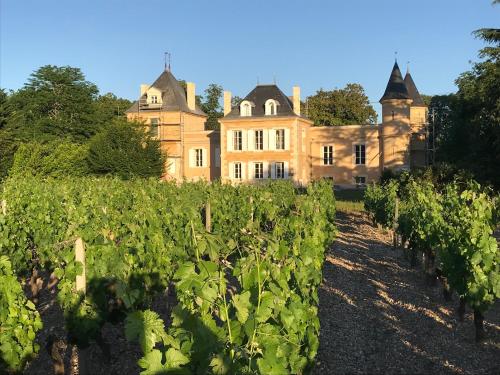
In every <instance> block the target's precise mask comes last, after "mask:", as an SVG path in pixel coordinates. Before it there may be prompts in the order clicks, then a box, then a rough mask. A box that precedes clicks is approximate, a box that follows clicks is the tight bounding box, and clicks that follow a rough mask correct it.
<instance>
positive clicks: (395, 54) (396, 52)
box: [394, 51, 398, 64]
mask: <svg viewBox="0 0 500 375" xmlns="http://www.w3.org/2000/svg"><path fill="white" fill-rule="evenodd" d="M394 62H395V63H396V64H397V62H398V51H394Z"/></svg>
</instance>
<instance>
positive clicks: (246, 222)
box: [0, 178, 335, 374]
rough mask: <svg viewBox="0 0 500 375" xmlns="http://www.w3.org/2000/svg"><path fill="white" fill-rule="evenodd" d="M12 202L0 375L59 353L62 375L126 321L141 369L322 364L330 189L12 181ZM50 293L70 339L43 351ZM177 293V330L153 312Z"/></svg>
mask: <svg viewBox="0 0 500 375" xmlns="http://www.w3.org/2000/svg"><path fill="white" fill-rule="evenodd" d="M1 200H2V207H1V210H0V255H1V258H0V281H1V284H0V297H1V299H0V301H1V305H0V307H1V310H0V319H1V324H2V328H1V330H0V354H1V360H0V370H2V369H3V371H9V372H21V371H23V369H24V368H25V367H26V366H29V364H30V361H31V360H32V359H33V358H34V357H35V356H36V355H37V352H38V351H39V350H40V349H39V348H40V346H42V345H49V346H50V345H52V346H51V347H49V348H48V350H49V351H51V353H52V354H53V355H52V359H53V361H54V363H53V368H54V372H55V373H56V374H59V373H64V363H63V362H62V360H61V359H60V358H59V359H58V353H57V351H58V350H59V349H58V348H59V347H65V346H66V345H72V346H73V347H74V348H84V347H85V346H86V345H88V344H89V343H90V342H97V343H99V344H100V345H101V346H102V348H103V351H104V352H105V351H106V350H105V348H106V345H107V344H109V343H105V342H104V338H103V335H102V332H101V329H102V327H103V325H104V324H105V323H107V322H117V321H118V322H120V321H121V322H123V321H124V322H125V335H126V337H127V339H128V340H130V341H132V342H138V343H139V345H140V348H141V350H142V358H137V361H138V363H139V366H140V367H141V368H142V373H143V374H157V373H167V372H168V373H178V374H181V373H216V374H228V373H248V374H253V373H265V374H283V373H303V372H307V371H308V370H309V369H310V368H311V367H312V364H313V361H314V358H315V356H316V353H317V350H318V345H319V341H318V335H319V319H318V316H317V312H318V310H317V306H318V287H319V285H320V283H321V280H322V276H321V275H322V265H323V259H324V251H325V248H327V247H328V246H329V244H330V243H332V242H333V240H334V236H335V227H334V224H333V223H334V217H335V201H334V197H333V194H332V190H331V185H330V184H328V183H324V182H320V183H316V184H313V185H310V186H308V187H307V189H297V188H295V187H293V185H291V184H289V183H273V184H269V185H265V186H258V187H256V186H238V187H231V186H228V185H221V184H210V185H207V184H204V183H184V184H182V185H180V186H176V185H175V184H170V183H165V182H158V181H156V180H136V181H127V182H123V181H121V180H118V179H96V178H82V179H62V180H38V179H10V180H8V181H6V182H5V183H4V185H3V186H2V191H1ZM22 280H27V281H28V282H27V284H28V286H27V288H28V289H30V295H31V296H32V298H31V299H32V300H28V299H26V297H25V294H24V293H23V289H22V287H23V286H24V285H22V284H21V283H20V281H22ZM46 289H50V290H51V291H53V292H54V293H56V294H57V302H58V304H59V306H60V308H61V309H62V311H63V313H64V322H65V327H66V330H67V332H68V337H67V338H60V337H55V338H54V337H52V338H51V341H50V342H49V343H45V342H37V333H40V332H41V330H43V328H42V324H41V320H40V315H39V313H38V312H37V308H39V306H37V304H38V302H39V301H38V296H39V295H40V294H41V293H42V291H43V290H46ZM166 295H174V296H175V299H176V306H175V307H174V308H173V309H172V313H171V319H170V320H171V321H170V322H165V321H163V320H162V319H161V318H160V317H159V315H158V314H157V313H156V312H155V311H153V310H152V309H151V303H152V301H153V300H154V299H155V298H156V299H157V298H158V297H160V298H162V296H166ZM61 340H63V341H65V340H67V342H63V343H61ZM59 357H60V356H59ZM81 365H83V364H81Z"/></svg>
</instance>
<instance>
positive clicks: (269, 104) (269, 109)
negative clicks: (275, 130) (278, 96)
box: [265, 99, 278, 116]
mask: <svg viewBox="0 0 500 375" xmlns="http://www.w3.org/2000/svg"><path fill="white" fill-rule="evenodd" d="M277 106H278V102H277V101H276V100H274V99H268V100H267V101H266V104H265V109H266V116H274V115H276V113H277V112H278V111H277Z"/></svg>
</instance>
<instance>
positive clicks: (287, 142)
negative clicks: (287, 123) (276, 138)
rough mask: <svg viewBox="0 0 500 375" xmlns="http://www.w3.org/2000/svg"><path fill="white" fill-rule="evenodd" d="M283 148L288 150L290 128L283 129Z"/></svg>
mask: <svg viewBox="0 0 500 375" xmlns="http://www.w3.org/2000/svg"><path fill="white" fill-rule="evenodd" d="M285 150H290V129H285Z"/></svg>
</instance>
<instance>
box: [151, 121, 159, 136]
mask: <svg viewBox="0 0 500 375" xmlns="http://www.w3.org/2000/svg"><path fill="white" fill-rule="evenodd" d="M159 122H160V119H158V118H152V119H150V123H151V126H150V127H149V135H150V136H151V137H158V124H159Z"/></svg>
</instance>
